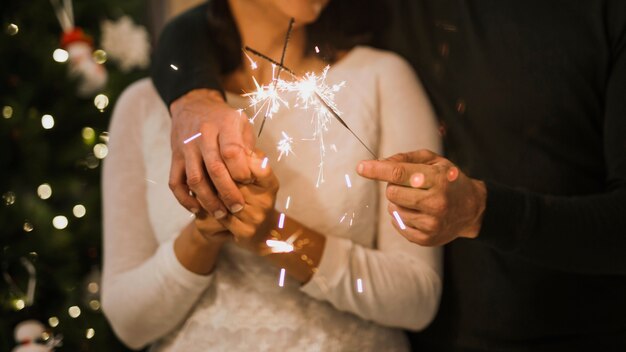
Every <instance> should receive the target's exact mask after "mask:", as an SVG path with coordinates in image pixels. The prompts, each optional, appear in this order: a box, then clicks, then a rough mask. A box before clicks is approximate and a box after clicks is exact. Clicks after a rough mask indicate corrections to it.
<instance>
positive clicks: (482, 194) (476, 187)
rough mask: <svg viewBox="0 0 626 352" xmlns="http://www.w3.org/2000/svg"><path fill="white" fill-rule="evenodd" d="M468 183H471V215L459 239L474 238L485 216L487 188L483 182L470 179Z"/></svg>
mask: <svg viewBox="0 0 626 352" xmlns="http://www.w3.org/2000/svg"><path fill="white" fill-rule="evenodd" d="M470 182H471V183H472V189H473V192H472V193H473V195H472V199H473V201H472V209H473V214H472V217H471V221H470V223H469V225H468V227H467V229H466V231H464V232H463V234H461V237H466V238H476V237H478V234H479V233H480V228H481V227H482V223H483V215H484V214H485V208H486V205H487V187H486V186H485V183H484V182H483V181H479V180H474V179H471V180H470Z"/></svg>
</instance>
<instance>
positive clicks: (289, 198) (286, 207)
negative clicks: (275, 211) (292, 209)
mask: <svg viewBox="0 0 626 352" xmlns="http://www.w3.org/2000/svg"><path fill="white" fill-rule="evenodd" d="M289 203H291V196H289V197H287V201H286V202H285V210H287V209H289Z"/></svg>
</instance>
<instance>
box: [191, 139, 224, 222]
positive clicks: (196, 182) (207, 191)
mask: <svg viewBox="0 0 626 352" xmlns="http://www.w3.org/2000/svg"><path fill="white" fill-rule="evenodd" d="M187 151H188V153H187V154H185V170H186V173H187V185H188V186H189V189H190V190H191V191H193V193H194V194H195V195H196V199H197V201H198V202H199V203H200V205H201V206H202V208H204V209H205V210H206V211H207V212H209V213H210V214H212V215H213V217H215V218H216V219H219V218H222V217H224V216H225V215H226V209H225V208H224V205H223V204H222V202H221V201H220V200H219V199H218V198H217V196H216V195H215V192H214V191H213V189H212V188H211V186H210V184H209V179H208V178H207V177H206V173H205V170H204V165H203V163H202V158H201V156H200V155H199V154H198V153H196V151H197V150H192V149H187Z"/></svg>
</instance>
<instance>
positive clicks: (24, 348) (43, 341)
mask: <svg viewBox="0 0 626 352" xmlns="http://www.w3.org/2000/svg"><path fill="white" fill-rule="evenodd" d="M15 342H17V346H15V347H14V348H13V350H12V352H52V351H54V348H55V347H57V346H60V345H61V338H60V337H54V336H52V335H51V334H49V333H47V332H46V329H45V327H44V326H43V324H42V323H40V322H39V321H37V320H25V321H23V322H21V323H19V324H17V326H16V327H15Z"/></svg>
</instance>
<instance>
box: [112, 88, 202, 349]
mask: <svg viewBox="0 0 626 352" xmlns="http://www.w3.org/2000/svg"><path fill="white" fill-rule="evenodd" d="M146 83H147V82H146V81H144V82H143V83H138V84H135V85H133V86H131V87H130V88H129V89H127V91H126V92H125V93H124V94H123V95H122V96H121V97H120V99H119V101H118V103H117V105H116V107H115V110H114V112H113V118H112V121H111V125H110V130H109V132H110V139H109V154H108V156H107V158H106V160H105V163H104V168H103V202H104V204H103V209H104V271H103V288H102V307H103V311H104V313H105V315H106V317H107V319H108V320H109V322H110V323H111V326H112V327H113V330H114V331H115V333H116V334H117V336H118V337H119V338H120V339H121V340H122V341H123V342H124V343H125V344H126V345H128V346H129V347H131V348H141V347H143V346H145V345H147V344H148V343H151V342H153V341H155V340H156V339H158V338H160V337H162V336H164V335H165V334H167V333H169V332H170V331H172V330H173V329H174V328H175V327H177V326H178V325H179V324H181V322H182V321H183V320H184V318H185V317H186V315H187V314H188V312H189V311H190V310H191V308H192V306H193V305H194V304H195V302H196V301H197V299H198V298H199V296H200V294H201V293H202V292H203V291H204V289H205V288H206V287H207V286H208V285H209V283H210V282H211V280H212V276H201V275H197V274H195V273H192V272H190V271H188V270H187V269H185V268H184V267H183V266H182V265H181V264H180V262H179V261H178V259H177V258H176V255H175V253H174V248H173V239H172V240H169V241H166V242H164V243H161V244H159V243H158V242H157V240H156V238H155V235H154V233H153V230H152V227H151V224H150V221H149V218H148V211H147V209H148V204H147V200H146V176H145V170H144V159H143V157H142V156H143V152H142V148H141V140H142V133H141V119H143V118H144V117H145V115H146V109H145V108H144V107H145V106H146V105H147V104H148V103H149V102H146V101H145V100H146V94H144V93H145V91H146V89H144V88H148V85H147V84H146ZM150 89H151V88H150ZM155 99H157V98H156V97H152V100H155ZM157 102H158V101H157Z"/></svg>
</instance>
